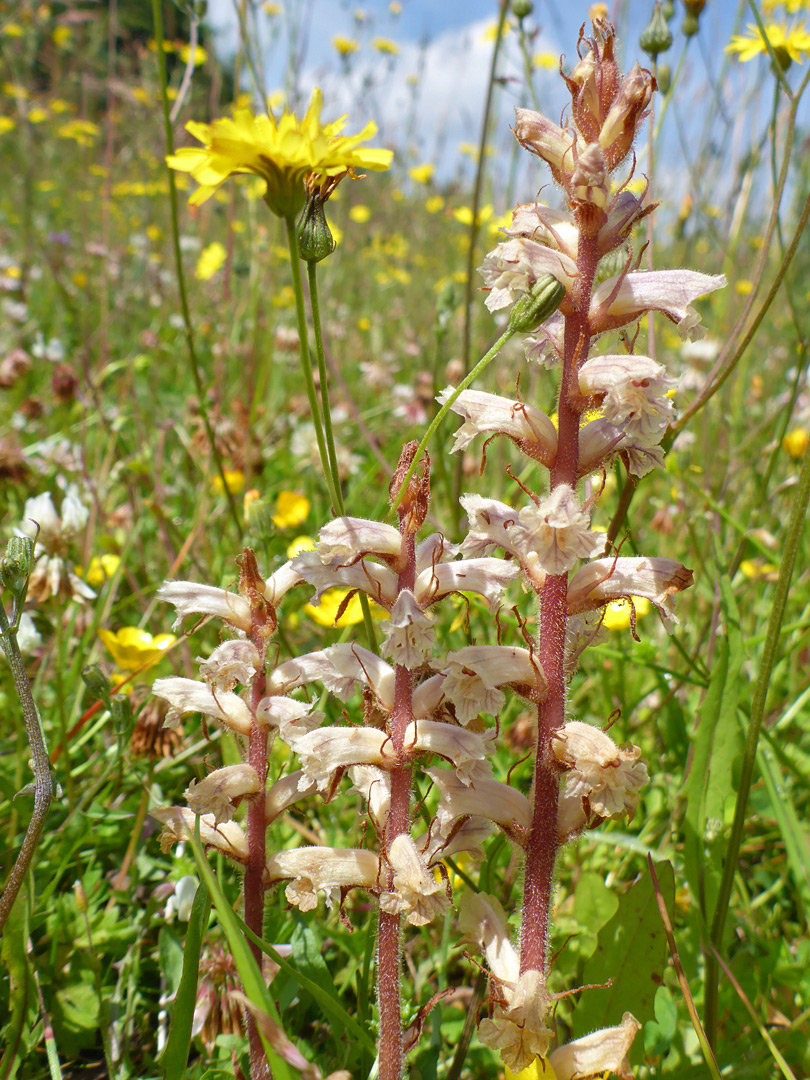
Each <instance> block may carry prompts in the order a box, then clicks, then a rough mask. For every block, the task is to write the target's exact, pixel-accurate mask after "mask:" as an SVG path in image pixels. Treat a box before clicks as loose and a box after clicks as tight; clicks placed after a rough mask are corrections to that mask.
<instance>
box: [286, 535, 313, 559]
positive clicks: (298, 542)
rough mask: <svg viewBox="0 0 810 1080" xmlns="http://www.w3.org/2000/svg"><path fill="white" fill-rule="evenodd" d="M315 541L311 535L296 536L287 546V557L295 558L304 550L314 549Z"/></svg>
mask: <svg viewBox="0 0 810 1080" xmlns="http://www.w3.org/2000/svg"><path fill="white" fill-rule="evenodd" d="M314 550H315V541H314V540H313V539H312V537H311V536H296V538H295V539H294V540H293V542H292V543H291V544H289V545H288V547H287V558H288V559H294V558H295V556H296V555H300V554H301V552H302V551H314Z"/></svg>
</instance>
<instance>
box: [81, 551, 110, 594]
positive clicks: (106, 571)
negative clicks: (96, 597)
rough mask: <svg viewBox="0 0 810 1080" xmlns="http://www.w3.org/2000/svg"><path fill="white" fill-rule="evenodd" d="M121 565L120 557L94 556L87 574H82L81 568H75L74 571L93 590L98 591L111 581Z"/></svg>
mask: <svg viewBox="0 0 810 1080" xmlns="http://www.w3.org/2000/svg"><path fill="white" fill-rule="evenodd" d="M120 565H121V559H120V558H119V556H118V555H94V556H93V558H92V559H91V560H90V565H89V566H88V567H87V573H86V574H82V570H81V567H80V566H75V567H74V570H75V571H76V573H77V574H78V575H79V577H83V578H84V580H85V581H86V582H87V584H88V585H90V586H91V588H93V589H98V588H100V587H101V586H102V585H103V584H104V582H105V581H109V579H110V578H111V577H112V576H113V575H114V574H115V572H116V570H117V569H118V567H119V566H120Z"/></svg>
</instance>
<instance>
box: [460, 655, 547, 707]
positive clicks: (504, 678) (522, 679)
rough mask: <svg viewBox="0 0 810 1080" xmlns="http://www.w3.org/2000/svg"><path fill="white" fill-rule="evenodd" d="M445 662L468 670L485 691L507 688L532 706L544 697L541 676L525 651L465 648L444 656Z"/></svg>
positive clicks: (544, 679) (545, 693)
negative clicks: (478, 679) (476, 677)
mask: <svg viewBox="0 0 810 1080" xmlns="http://www.w3.org/2000/svg"><path fill="white" fill-rule="evenodd" d="M445 661H446V662H451V661H454V662H455V663H457V664H460V665H461V666H462V667H467V668H471V669H472V670H473V671H474V672H475V673H476V675H478V677H479V678H480V679H481V681H482V682H483V683H484V685H485V686H487V687H489V688H491V687H494V686H510V687H512V689H514V690H515V691H516V692H517V693H519V694H520V695H521V696H523V697H526V698H528V699H529V700H530V701H536V702H539V701H543V700H544V699H545V698H546V696H547V694H548V683H547V681H546V676H545V673H544V671H543V669H542V667H541V666H540V662H539V661H538V660H537V659H536V658H535V657H534V656H533V655H532V653H531V652H530V651H529V649H521V648H518V646H516V645H465V646H464V647H463V648H461V649H454V650H453V651H452V652H448V653H447V655H446V656H445Z"/></svg>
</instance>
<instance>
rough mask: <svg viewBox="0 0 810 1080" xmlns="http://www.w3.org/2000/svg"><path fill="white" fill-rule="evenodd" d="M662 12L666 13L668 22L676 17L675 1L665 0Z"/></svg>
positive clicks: (665, 16)
mask: <svg viewBox="0 0 810 1080" xmlns="http://www.w3.org/2000/svg"><path fill="white" fill-rule="evenodd" d="M661 10H662V12H663V13H664V18H665V19H666V20H667V22H669V21H670V20H671V19H673V18H674V17H675V4H674V3H673V0H664V3H663V5H662V7H661Z"/></svg>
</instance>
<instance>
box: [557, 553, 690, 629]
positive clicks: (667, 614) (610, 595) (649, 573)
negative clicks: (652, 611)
mask: <svg viewBox="0 0 810 1080" xmlns="http://www.w3.org/2000/svg"><path fill="white" fill-rule="evenodd" d="M691 584H692V571H691V570H687V568H686V567H685V566H683V565H682V564H681V563H679V562H677V561H676V560H675V559H660V558H653V559H648V558H643V557H642V558H624V557H621V558H615V559H595V560H594V561H593V562H591V563H588V564H587V565H585V566H582V567H580V569H579V570H578V571H577V572H576V574H574V576H573V577H572V578H571V580H570V581H569V583H568V614H569V615H575V614H578V613H579V612H582V611H591V610H594V609H596V608H599V607H604V606H605V604H609V603H610V602H611V601H612V600H620V599H627V598H628V597H632V596H644V597H646V598H647V599H648V600H650V601H651V602H652V603H653V604H655V606H656V607H657V608H658V612H659V614H660V615H661V619H662V621H663V623H664V626H668V625H675V624H676V623H677V618H676V617H675V611H674V608H673V604H672V597H673V595H674V594H675V593H679V592H682V591H683V590H684V589H688V588H689V586H690V585H691Z"/></svg>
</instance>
